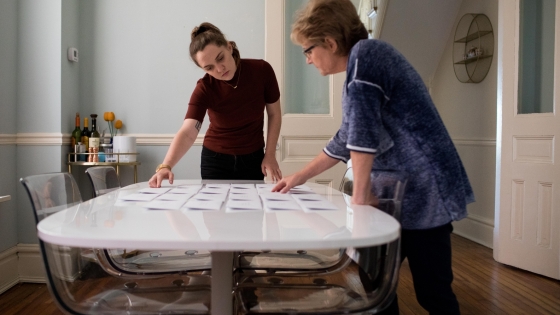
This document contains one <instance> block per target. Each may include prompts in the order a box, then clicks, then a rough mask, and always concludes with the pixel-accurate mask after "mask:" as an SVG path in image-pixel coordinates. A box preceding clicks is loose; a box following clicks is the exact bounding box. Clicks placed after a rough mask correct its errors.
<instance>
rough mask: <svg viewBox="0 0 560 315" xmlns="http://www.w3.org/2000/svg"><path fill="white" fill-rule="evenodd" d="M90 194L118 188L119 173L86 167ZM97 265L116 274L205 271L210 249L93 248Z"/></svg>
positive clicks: (111, 168) (133, 274)
mask: <svg viewBox="0 0 560 315" xmlns="http://www.w3.org/2000/svg"><path fill="white" fill-rule="evenodd" d="M86 174H87V175H88V177H89V179H90V182H91V185H92V186H93V191H94V197H97V196H101V195H104V194H107V193H110V192H112V191H114V190H117V189H119V188H120V187H121V185H120V181H119V176H118V175H117V172H116V171H115V169H114V168H113V167H112V166H95V167H90V168H88V169H87V170H86ZM93 252H94V254H95V256H96V258H97V261H98V262H99V264H100V265H101V266H102V267H103V268H104V269H105V270H106V271H107V272H109V273H114V274H115V275H116V276H120V277H125V278H126V277H129V276H130V275H132V276H133V277H135V276H139V275H145V276H155V275H160V274H168V273H173V272H189V271H201V270H209V269H210V268H211V264H212V261H211V257H210V252H208V251H202V250H200V251H199V250H173V251H171V250H165V251H161V250H153V251H140V250H136V249H133V250H130V249H94V250H93Z"/></svg>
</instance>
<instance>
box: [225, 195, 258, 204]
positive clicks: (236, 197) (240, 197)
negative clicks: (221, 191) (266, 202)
mask: <svg viewBox="0 0 560 315" xmlns="http://www.w3.org/2000/svg"><path fill="white" fill-rule="evenodd" d="M228 200H245V201H251V200H252V201H258V202H261V199H260V198H259V195H258V194H231V193H230V194H229V196H228Z"/></svg>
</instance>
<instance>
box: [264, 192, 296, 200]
mask: <svg viewBox="0 0 560 315" xmlns="http://www.w3.org/2000/svg"><path fill="white" fill-rule="evenodd" d="M261 198H262V199H263V201H294V198H292V196H290V195H288V194H281V193H273V192H269V193H266V194H261Z"/></svg>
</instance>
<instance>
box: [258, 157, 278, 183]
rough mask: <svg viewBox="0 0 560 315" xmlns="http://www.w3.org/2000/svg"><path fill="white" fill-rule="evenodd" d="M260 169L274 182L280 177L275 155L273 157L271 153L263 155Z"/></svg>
mask: <svg viewBox="0 0 560 315" xmlns="http://www.w3.org/2000/svg"><path fill="white" fill-rule="evenodd" d="M261 170H262V173H263V174H264V176H266V177H268V176H270V178H271V179H272V180H273V181H275V182H276V181H279V180H281V179H282V171H280V166H278V162H276V157H274V156H273V155H270V156H268V155H265V156H264V159H263V161H262V163H261Z"/></svg>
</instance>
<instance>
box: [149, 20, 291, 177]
mask: <svg viewBox="0 0 560 315" xmlns="http://www.w3.org/2000/svg"><path fill="white" fill-rule="evenodd" d="M190 55H191V59H192V60H193V61H194V63H195V64H196V65H197V66H199V67H200V68H201V69H202V70H204V71H205V72H206V75H205V76H204V77H203V78H202V79H200V80H198V82H197V85H196V87H195V89H194V91H193V93H192V95H191V99H190V101H189V107H188V109H187V114H186V116H185V120H184V122H183V125H182V127H181V128H180V129H179V132H177V134H176V135H175V137H174V138H173V141H172V142H171V146H170V147H169V150H168V151H167V154H166V156H165V158H164V160H163V163H162V164H160V165H159V166H158V167H157V168H156V173H155V174H154V175H153V176H152V178H151V179H150V181H149V184H150V187H161V183H162V181H163V180H164V179H168V180H169V182H170V183H173V178H174V174H173V172H172V168H173V167H174V166H175V165H176V164H177V162H179V160H180V159H181V158H182V157H183V155H185V153H186V152H187V151H188V150H189V149H190V148H191V146H192V145H193V143H194V141H195V140H196V137H197V135H198V132H199V131H200V127H201V125H202V121H203V120H204V116H205V115H206V113H208V116H209V119H210V126H209V128H208V130H207V131H206V134H205V136H204V143H203V147H202V154H201V163H200V171H201V176H202V179H250V180H262V179H263V178H264V177H265V176H269V177H270V178H271V179H272V180H279V179H281V178H282V173H281V172H280V168H279V166H278V163H277V161H276V157H275V150H276V143H277V141H278V135H279V133H280V125H281V110H280V90H279V88H278V82H277V81H276V76H275V74H274V70H273V69H272V67H271V66H270V64H268V63H267V62H266V61H264V60H255V59H241V58H240V54H239V50H238V49H237V46H236V45H235V42H233V41H227V40H226V38H225V36H224V34H222V32H221V31H220V30H219V29H218V28H217V27H216V26H214V25H212V24H210V23H206V22H205V23H202V24H200V25H199V26H197V27H195V28H194V29H193V31H192V33H191V44H190ZM265 110H266V114H267V116H268V130H267V142H266V143H267V145H266V151H264V137H263V126H264V112H265Z"/></svg>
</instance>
